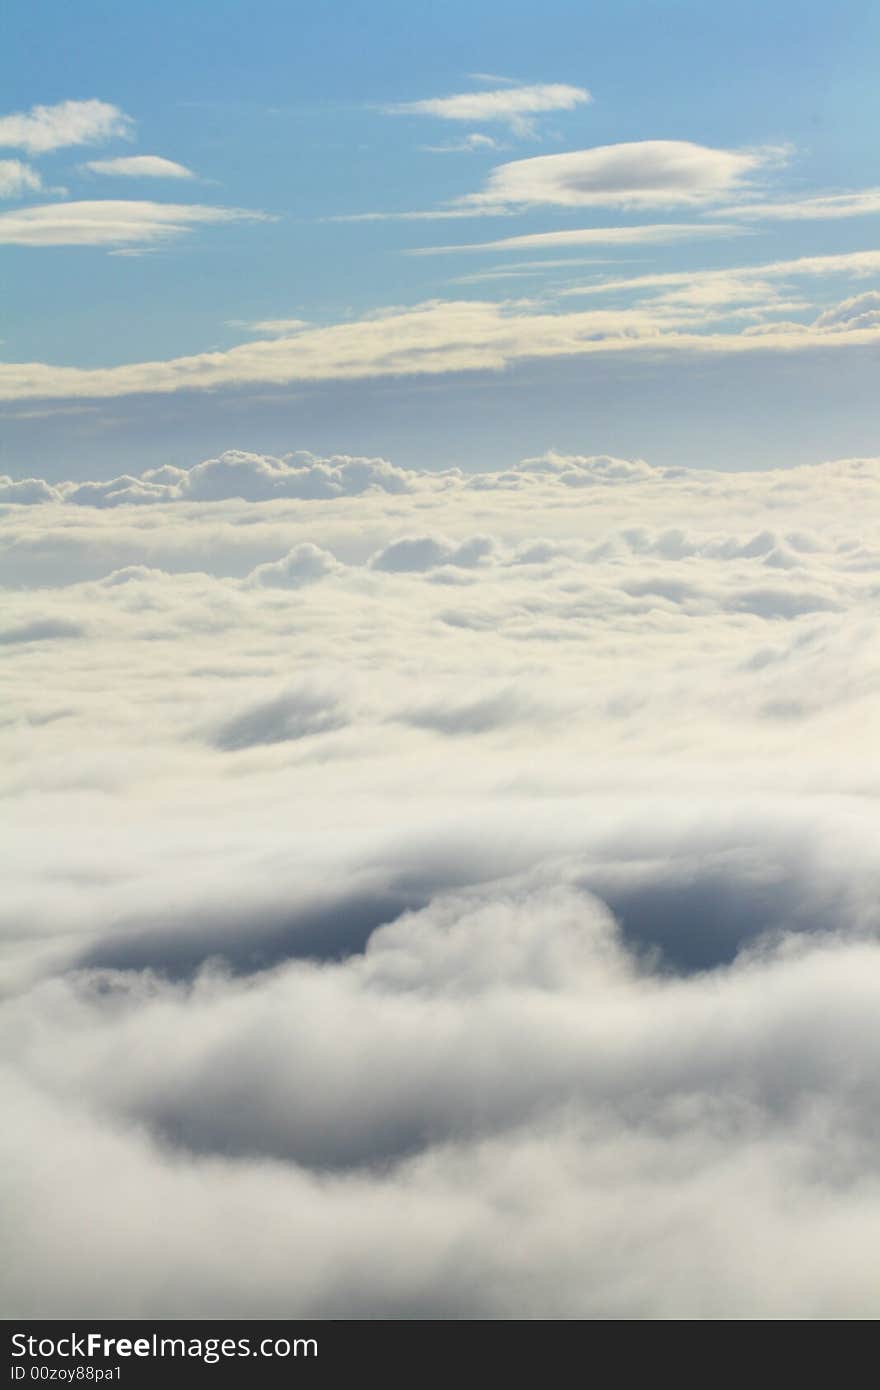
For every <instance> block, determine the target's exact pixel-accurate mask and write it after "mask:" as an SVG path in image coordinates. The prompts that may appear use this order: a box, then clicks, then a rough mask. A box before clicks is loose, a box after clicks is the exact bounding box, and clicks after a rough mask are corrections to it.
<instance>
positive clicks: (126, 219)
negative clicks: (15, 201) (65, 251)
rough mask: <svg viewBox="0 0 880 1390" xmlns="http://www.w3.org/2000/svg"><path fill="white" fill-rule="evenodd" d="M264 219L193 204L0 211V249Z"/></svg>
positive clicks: (128, 238)
mask: <svg viewBox="0 0 880 1390" xmlns="http://www.w3.org/2000/svg"><path fill="white" fill-rule="evenodd" d="M266 220H268V217H267V214H265V213H261V212H248V211H246V210H244V209H242V208H215V207H204V206H201V205H199V204H197V203H153V202H142V201H134V200H132V201H122V200H115V199H102V200H100V201H95V202H74V203H52V204H43V205H41V206H39V207H30V208H21V209H19V210H17V211H15V212H5V213H0V245H4V246H125V245H127V244H142V243H150V242H162V241H168V240H170V239H172V238H174V237H178V236H182V235H183V234H184V233H185V232H188V231H191V230H192V228H193V227H196V226H199V225H203V224H206V223H212V222H215V223H216V222H259V221H266Z"/></svg>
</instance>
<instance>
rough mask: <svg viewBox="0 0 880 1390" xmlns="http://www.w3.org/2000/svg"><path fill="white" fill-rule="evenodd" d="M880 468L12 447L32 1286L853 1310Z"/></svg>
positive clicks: (7, 943) (209, 1311)
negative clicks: (168, 459)
mask: <svg viewBox="0 0 880 1390" xmlns="http://www.w3.org/2000/svg"><path fill="white" fill-rule="evenodd" d="M878 503H880V460H874V459H849V460H842V461H838V462H835V463H829V464H825V465H821V466H818V467H805V468H798V469H793V470H786V471H785V472H776V471H772V470H770V471H764V472H747V471H744V472H739V473H735V474H724V473H718V472H713V471H711V470H709V469H706V470H704V471H700V470H681V469H674V468H665V469H657V468H654V467H652V466H651V465H650V463H646V462H643V461H640V460H623V459H616V458H611V457H605V456H602V457H595V456H590V455H583V456H567V455H566V456H563V455H559V454H555V453H549V454H547V455H545V456H543V457H541V458H535V459H530V460H525V461H523V462H521V463H519V464H515V465H512V466H511V467H510V468H509V469H507V470H501V471H496V472H484V473H463V472H460V471H458V470H455V469H450V470H448V471H446V472H443V473H420V472H418V471H415V470H413V469H408V468H406V467H402V466H400V465H399V464H392V463H389V462H387V461H385V460H383V459H367V458H351V457H344V458H342V457H334V458H318V457H316V456H314V455H311V454H302V453H295V454H290V455H287V456H285V457H283V458H269V457H266V456H262V455H255V454H249V453H239V452H231V453H227V454H224V455H221V456H220V457H219V458H216V459H211V460H207V461H206V462H203V463H199V464H196V465H194V466H193V467H191V468H189V469H179V468H171V467H162V468H157V469H153V470H150V471H149V472H148V473H146V474H143V475H141V476H139V477H133V476H128V475H122V474H121V475H120V476H119V477H117V478H115V479H112V480H110V481H109V482H108V481H104V480H98V481H95V482H77V483H63V484H60V485H59V484H49V483H47V482H45V481H43V480H41V479H28V480H25V481H13V480H11V479H7V480H0V529H2V532H3V539H4V545H3V547H2V558H0V582H2V583H3V585H4V586H5V589H4V597H5V611H4V618H3V621H2V624H0V661H2V663H3V665H4V667H5V671H4V674H5V677H6V688H7V690H8V692H9V693H8V700H7V705H6V710H5V713H4V720H3V723H2V725H0V743H2V754H3V756H2V760H0V766H2V769H3V770H2V773H0V781H2V793H3V795H4V797H5V798H6V799H7V800H8V802H9V803H10V805H12V804H13V798H14V805H15V815H14V816H11V817H10V828H9V831H8V833H7V845H8V848H9V851H10V853H9V869H8V872H7V880H6V889H5V892H4V897H3V902H2V905H0V931H2V943H3V963H4V983H3V990H2V1000H0V1031H2V1039H3V1056H4V1058H5V1059H6V1060H5V1063H4V1069H3V1073H2V1086H3V1089H4V1113H5V1114H7V1115H13V1114H14V1115H15V1117H16V1118H15V1123H14V1124H10V1125H7V1126H6V1127H5V1128H4V1132H3V1135H2V1138H0V1146H2V1149H3V1163H2V1172H3V1175H4V1176H3V1183H4V1187H5V1197H6V1201H5V1203H4V1208H5V1211H6V1213H7V1215H6V1217H5V1218H4V1227H5V1229H4V1249H5V1250H6V1251H7V1252H8V1254H7V1259H6V1260H5V1261H4V1266H3V1271H2V1274H0V1280H2V1283H3V1286H4V1291H3V1302H4V1307H5V1308H6V1309H7V1311H8V1312H9V1313H10V1314H11V1315H13V1316H44V1317H50V1316H57V1317H86V1316H95V1315H98V1314H100V1315H101V1316H104V1317H107V1316H120V1317H122V1316H138V1315H144V1316H151V1317H157V1316H171V1317H173V1316H178V1317H185V1316H199V1315H206V1316H218V1317H221V1316H234V1315H239V1316H242V1317H255V1316H273V1315H278V1316H282V1315H283V1316H287V1317H289V1316H308V1315H312V1316H319V1317H345V1316H350V1317H380V1318H397V1317H436V1318H444V1317H453V1318H454V1317H492V1318H509V1317H586V1318H606V1317H610V1318H676V1317H686V1318H690V1317H698V1318H746V1317H767V1316H770V1317H792V1318H825V1317H832V1318H845V1317H870V1316H873V1315H874V1314H875V1313H876V1290H877V1286H878V1278H880V1255H878V1251H880V1163H878V1157H877V1155H878V1152H880V1149H878V1133H877V1129H878V1120H877V1116H878V1114H880V1082H878V1077H880V1034H878V1029H877V1022H876V1020H877V1017H878V1013H880V918H878V909H877V903H878V901H880V869H878V855H877V836H878V829H880V814H878V800H877V798H878V778H877V775H876V772H875V769H874V765H873V762H872V760H871V756H870V750H871V749H872V747H873V746H874V743H875V742H876V734H877V719H878V710H880V662H878V657H877V644H876V618H877V605H878V597H880V535H878V529H877V524H876V521H875V520H874V518H876V516H877V515H878ZM86 1246H88V1248H90V1249H92V1250H97V1251H99V1252H100V1259H96V1260H95V1261H94V1262H93V1263H91V1264H90V1266H89V1268H88V1270H87V1271H86V1272H84V1268H83V1262H82V1250H83V1249H84V1248H86Z"/></svg>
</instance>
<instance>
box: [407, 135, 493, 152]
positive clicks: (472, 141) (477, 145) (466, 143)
mask: <svg viewBox="0 0 880 1390" xmlns="http://www.w3.org/2000/svg"><path fill="white" fill-rule="evenodd" d="M419 149H421V150H424V151H425V152H426V153H427V154H474V153H476V152H477V151H478V150H497V149H498V141H497V140H493V139H492V137H491V135H481V134H480V132H479V131H474V132H473V133H472V134H470V135H465V137H464V138H463V139H462V140H456V141H454V142H453V143H451V144H447V145H420V146H419Z"/></svg>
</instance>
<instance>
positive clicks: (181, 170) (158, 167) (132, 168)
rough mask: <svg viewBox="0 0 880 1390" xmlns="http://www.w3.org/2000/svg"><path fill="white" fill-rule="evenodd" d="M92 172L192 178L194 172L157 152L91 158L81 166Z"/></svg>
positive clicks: (124, 176) (116, 176) (118, 176)
mask: <svg viewBox="0 0 880 1390" xmlns="http://www.w3.org/2000/svg"><path fill="white" fill-rule="evenodd" d="M83 167H84V168H86V169H88V170H89V172H90V173H92V174H111V175H113V177H115V178H133V179H193V178H195V174H194V173H193V172H192V170H191V169H187V168H186V167H185V166H184V165H183V164H176V163H175V162H174V160H173V159H163V158H162V157H161V156H160V155H157V154H134V155H129V156H127V157H123V158H120V159H92V160H89V162H88V163H87V164H85V165H84V166H83Z"/></svg>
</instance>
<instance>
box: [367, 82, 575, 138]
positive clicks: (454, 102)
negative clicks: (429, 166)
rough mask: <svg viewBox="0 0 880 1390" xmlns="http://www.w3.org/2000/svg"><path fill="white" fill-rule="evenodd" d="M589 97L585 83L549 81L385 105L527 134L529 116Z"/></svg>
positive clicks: (397, 112)
mask: <svg viewBox="0 0 880 1390" xmlns="http://www.w3.org/2000/svg"><path fill="white" fill-rule="evenodd" d="M591 100H592V97H591V96H590V93H589V92H588V91H587V90H586V88H585V87H572V86H568V85H567V84H566V83H563V82H548V83H539V84H537V85H535V86H523V87H517V86H510V85H505V86H503V87H501V88H499V89H498V90H496V91H481V92H460V93H457V94H456V95H454V96H447V97H432V98H429V99H428V100H426V101H405V102H397V103H395V104H394V105H391V106H386V107H385V108H384V109H385V111H387V112H388V113H389V114H390V115H393V116H434V117H436V118H437V119H439V120H444V121H469V122H479V121H500V122H503V123H505V124H506V125H509V126H510V127H511V128H512V129H513V130H515V131H518V132H519V133H522V134H528V133H530V132H531V130H532V124H531V121H530V119H529V118H530V117H533V116H537V115H541V114H542V113H544V112H547V111H572V110H574V108H575V107H576V106H582V105H584V104H586V103H587V102H589V101H591Z"/></svg>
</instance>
